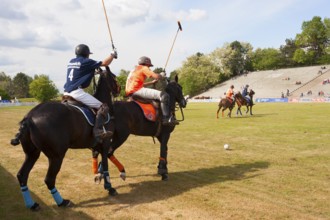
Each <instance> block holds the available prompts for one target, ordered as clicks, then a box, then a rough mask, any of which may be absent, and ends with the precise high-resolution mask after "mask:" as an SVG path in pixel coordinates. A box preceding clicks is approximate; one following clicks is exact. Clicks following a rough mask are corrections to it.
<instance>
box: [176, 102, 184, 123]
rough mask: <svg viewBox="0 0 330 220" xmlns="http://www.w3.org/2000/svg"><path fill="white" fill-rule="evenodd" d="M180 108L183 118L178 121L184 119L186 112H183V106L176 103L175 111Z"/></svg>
mask: <svg viewBox="0 0 330 220" xmlns="http://www.w3.org/2000/svg"><path fill="white" fill-rule="evenodd" d="M178 109H180V112H181V119H176V120H177V121H184V114H183V110H182V107H181V106H180V105H179V104H178V103H176V106H175V110H174V112H176V111H178Z"/></svg>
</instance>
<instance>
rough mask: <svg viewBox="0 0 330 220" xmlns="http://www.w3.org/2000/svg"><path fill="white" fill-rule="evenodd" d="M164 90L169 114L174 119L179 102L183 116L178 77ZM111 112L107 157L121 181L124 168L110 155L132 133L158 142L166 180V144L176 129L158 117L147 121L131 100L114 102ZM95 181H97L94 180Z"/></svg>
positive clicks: (184, 101)
mask: <svg viewBox="0 0 330 220" xmlns="http://www.w3.org/2000/svg"><path fill="white" fill-rule="evenodd" d="M165 91H166V92H167V93H168V94H169V96H170V109H171V114H173V115H174V116H175V107H176V103H178V104H179V107H180V109H181V113H182V116H183V112H182V108H185V107H186V104H187V103H186V99H185V98H184V96H183V93H182V87H181V86H180V85H179V84H178V77H177V76H176V77H175V80H174V81H171V82H169V83H168V84H167V85H166V88H165ZM113 109H114V113H115V114H114V115H115V121H116V123H115V132H114V135H113V140H112V143H111V147H110V151H109V154H108V158H109V159H110V160H111V161H112V162H113V163H114V164H115V165H116V166H117V168H118V170H119V171H120V172H121V177H122V178H123V179H124V178H125V176H126V173H125V169H124V166H123V165H122V164H121V163H120V162H119V161H118V160H117V159H116V158H115V156H114V155H113V154H114V152H115V150H116V149H117V148H118V147H120V146H121V145H122V144H123V143H124V142H125V141H126V140H127V138H128V136H129V135H130V134H134V135H138V136H152V137H156V138H157V139H158V141H159V143H160V158H159V164H158V174H159V175H161V176H162V180H167V179H168V170H167V143H168V140H169V139H170V135H171V133H172V132H173V131H174V129H175V125H173V126H167V125H166V126H164V125H162V123H161V120H160V118H161V117H160V118H159V120H157V121H155V122H153V121H150V120H147V119H146V118H145V116H144V115H143V112H142V111H141V109H140V107H139V106H138V105H137V104H136V103H135V102H133V101H130V102H126V101H116V102H114V106H113ZM117 121H120V123H117ZM93 158H94V159H95V158H97V153H95V152H94V153H93ZM95 181H98V180H97V178H96V179H95Z"/></svg>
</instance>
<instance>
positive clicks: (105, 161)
mask: <svg viewBox="0 0 330 220" xmlns="http://www.w3.org/2000/svg"><path fill="white" fill-rule="evenodd" d="M109 146H110V140H104V141H103V143H102V154H101V155H102V162H101V164H102V168H103V179H104V189H106V190H108V191H109V194H110V195H112V196H115V195H117V194H118V193H117V191H116V190H115V189H114V188H112V186H111V182H110V174H109V168H108V151H109Z"/></svg>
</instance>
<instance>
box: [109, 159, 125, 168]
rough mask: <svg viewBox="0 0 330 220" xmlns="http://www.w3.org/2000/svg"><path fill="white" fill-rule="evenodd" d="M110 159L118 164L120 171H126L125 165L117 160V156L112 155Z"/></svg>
mask: <svg viewBox="0 0 330 220" xmlns="http://www.w3.org/2000/svg"><path fill="white" fill-rule="evenodd" d="M109 159H110V160H111V162H112V163H113V164H114V165H116V167H117V168H118V170H119V172H123V171H124V166H123V165H122V164H121V163H120V162H119V161H118V160H117V158H116V157H115V156H113V155H112V156H110V157H109Z"/></svg>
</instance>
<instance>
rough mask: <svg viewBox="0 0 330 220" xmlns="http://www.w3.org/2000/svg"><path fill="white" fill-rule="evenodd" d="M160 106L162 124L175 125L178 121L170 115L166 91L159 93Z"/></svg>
mask: <svg viewBox="0 0 330 220" xmlns="http://www.w3.org/2000/svg"><path fill="white" fill-rule="evenodd" d="M160 108H161V110H162V114H163V118H162V124H163V125H171V126H175V125H178V124H179V122H178V121H177V120H176V119H175V118H174V117H173V116H171V115H170V105H169V95H168V94H167V93H166V92H162V94H161V100H160Z"/></svg>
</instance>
